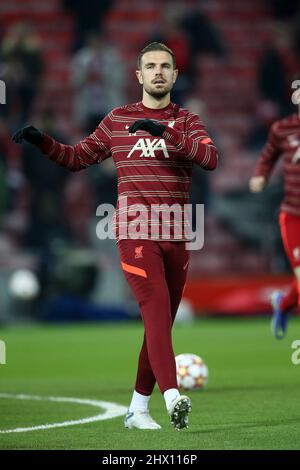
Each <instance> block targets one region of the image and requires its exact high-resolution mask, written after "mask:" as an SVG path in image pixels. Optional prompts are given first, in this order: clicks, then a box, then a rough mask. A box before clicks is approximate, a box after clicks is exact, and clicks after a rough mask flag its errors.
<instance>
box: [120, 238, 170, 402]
mask: <svg viewBox="0 0 300 470" xmlns="http://www.w3.org/2000/svg"><path fill="white" fill-rule="evenodd" d="M119 251H120V258H121V263H122V268H123V271H124V274H125V276H126V279H127V281H128V283H129V285H130V287H131V289H132V291H133V293H134V296H135V298H136V299H137V302H138V304H139V306H140V309H141V315H142V318H143V322H144V327H145V339H146V340H145V341H144V344H143V347H142V350H141V353H140V359H139V369H138V376H137V383H136V389H135V393H136V394H138V395H137V396H136V397H135V398H137V400H136V401H137V402H138V398H139V396H143V395H144V396H145V397H147V399H149V396H150V395H151V393H152V390H153V387H154V383H155V379H156V381H157V383H158V386H159V388H160V390H161V392H162V393H164V392H165V391H167V390H169V389H175V388H177V382H176V365H175V359H174V353H173V349H172V341H171V325H172V320H171V313H170V298H169V291H168V287H167V284H166V281H165V269H164V261H163V252H162V249H161V247H160V246H159V244H158V243H157V242H153V241H151V240H121V241H120V242H119ZM149 366H150V367H149ZM133 398H134V397H133ZM145 401H146V399H145Z"/></svg>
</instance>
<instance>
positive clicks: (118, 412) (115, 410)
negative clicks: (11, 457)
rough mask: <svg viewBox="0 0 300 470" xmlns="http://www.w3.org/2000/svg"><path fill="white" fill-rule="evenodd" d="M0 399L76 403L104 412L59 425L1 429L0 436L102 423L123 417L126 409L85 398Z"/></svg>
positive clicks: (24, 397)
mask: <svg viewBox="0 0 300 470" xmlns="http://www.w3.org/2000/svg"><path fill="white" fill-rule="evenodd" d="M0 398H12V399H16V400H38V401H52V402H60V403H77V404H79V405H90V406H94V407H96V408H101V409H104V410H105V412H104V413H101V414H97V415H94V416H90V417H89V418H83V419H75V420H71V421H63V422H61V423H52V424H41V425H38V426H29V427H24V428H14V429H2V430H0V434H9V433H12V432H28V431H38V430H43V429H53V428H62V427H65V426H75V425H76V424H87V423H94V422H96V421H104V420H106V419H112V418H117V417H119V416H123V415H124V414H125V413H126V411H127V408H126V407H125V406H122V405H118V404H117V403H111V402H109V401H99V400H89V399H86V398H72V397H40V396H35V395H24V394H19V395H14V394H10V393H0Z"/></svg>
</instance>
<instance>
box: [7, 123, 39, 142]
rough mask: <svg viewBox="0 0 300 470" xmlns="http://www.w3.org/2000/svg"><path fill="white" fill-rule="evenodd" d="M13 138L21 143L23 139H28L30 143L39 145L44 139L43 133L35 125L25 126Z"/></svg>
mask: <svg viewBox="0 0 300 470" xmlns="http://www.w3.org/2000/svg"><path fill="white" fill-rule="evenodd" d="M12 140H13V141H14V142H16V143H17V144H20V143H21V142H22V141H23V140H26V141H27V142H29V143H30V144H33V145H39V144H41V143H42V141H43V134H42V133H41V132H40V131H39V130H38V129H36V128H35V127H34V126H25V127H22V128H21V129H19V130H18V131H17V132H16V133H15V134H14V135H13V136H12Z"/></svg>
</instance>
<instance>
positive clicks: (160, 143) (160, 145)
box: [127, 137, 170, 158]
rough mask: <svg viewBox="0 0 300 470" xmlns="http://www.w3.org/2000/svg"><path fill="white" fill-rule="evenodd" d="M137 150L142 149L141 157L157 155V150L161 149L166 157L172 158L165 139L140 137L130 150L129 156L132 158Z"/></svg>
mask: <svg viewBox="0 0 300 470" xmlns="http://www.w3.org/2000/svg"><path fill="white" fill-rule="evenodd" d="M136 151H140V154H139V157H155V152H156V151H160V152H163V154H164V156H165V158H170V157H169V154H168V151H167V147H166V142H165V141H164V139H149V138H146V139H144V138H143V137H142V138H140V139H139V140H138V141H137V143H136V144H135V145H134V147H132V149H131V150H130V152H129V154H128V155H127V158H130V157H131V155H132V154H133V152H136Z"/></svg>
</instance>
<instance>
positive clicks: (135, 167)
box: [13, 43, 218, 430]
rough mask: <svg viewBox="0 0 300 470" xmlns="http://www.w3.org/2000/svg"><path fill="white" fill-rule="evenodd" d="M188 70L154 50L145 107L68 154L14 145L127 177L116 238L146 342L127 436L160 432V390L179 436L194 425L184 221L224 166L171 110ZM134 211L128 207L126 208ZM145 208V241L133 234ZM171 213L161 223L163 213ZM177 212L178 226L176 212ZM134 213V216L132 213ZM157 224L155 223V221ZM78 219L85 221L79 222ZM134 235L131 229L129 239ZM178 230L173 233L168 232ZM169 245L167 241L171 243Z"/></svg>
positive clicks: (196, 127) (198, 125)
mask: <svg viewBox="0 0 300 470" xmlns="http://www.w3.org/2000/svg"><path fill="white" fill-rule="evenodd" d="M177 74H178V70H177V69H176V62H175V57H174V54H173V52H172V51H171V50H170V49H169V48H168V47H166V46H165V45H164V44H161V43H151V44H149V45H148V46H146V47H145V48H144V49H143V50H142V51H141V52H140V54H139V57H138V69H137V71H136V75H137V79H138V81H139V83H140V85H141V86H142V89H143V97H142V101H140V102H138V103H134V104H130V105H126V106H122V107H120V108H116V109H113V110H112V111H111V112H110V113H109V114H108V115H107V116H106V117H105V118H104V119H103V120H102V121H101V122H100V124H99V126H98V127H97V128H96V130H95V131H94V132H93V133H92V134H91V135H90V136H88V137H86V138H85V139H84V140H82V141H81V142H79V143H78V144H76V145H74V146H69V145H63V144H61V143H59V142H57V141H55V140H54V139H53V138H52V137H50V136H49V135H47V134H44V133H43V132H40V131H39V130H37V129H36V128H34V127H33V126H26V127H25V128H23V129H20V130H19V131H18V132H17V133H16V134H15V135H14V137H13V139H14V140H15V142H21V141H22V140H23V139H24V140H26V141H28V142H30V143H31V144H34V145H36V146H37V147H38V148H39V149H40V150H41V152H42V153H44V154H45V155H47V156H48V157H49V158H50V159H51V160H54V161H55V162H56V163H58V164H59V165H62V166H64V167H66V168H69V169H70V170H72V171H78V170H82V169H84V168H86V167H88V166H89V165H94V164H98V163H101V162H102V161H103V160H105V159H106V158H109V157H112V158H113V160H114V163H115V166H116V169H117V177H118V201H117V208H116V212H115V226H116V239H117V245H118V250H119V254H120V259H121V266H122V269H123V271H124V275H125V276H126V279H127V281H128V283H129V285H130V287H131V289H132V292H133V294H134V296H135V298H136V300H137V302H138V305H139V307H140V311H141V316H142V319H143V323H144V329H145V334H144V340H143V344H142V348H141V351H140V355H139V361H138V370H137V377H136V383H135V389H134V392H133V396H132V401H131V403H130V406H129V409H128V413H127V415H126V417H125V427H126V428H138V429H160V425H159V424H158V423H156V422H155V421H154V420H153V419H152V418H151V416H150V414H149V409H148V404H149V400H150V397H151V394H152V391H153V388H154V385H155V383H156V382H157V384H158V387H159V389H160V391H161V393H162V394H163V396H164V399H165V403H166V408H167V412H168V414H169V416H170V420H171V423H172V424H173V425H174V427H175V429H177V430H179V429H181V428H184V427H187V426H188V413H189V412H190V411H191V400H190V399H189V398H188V397H186V396H182V395H180V393H179V391H178V387H177V380H176V365H175V359H174V352H173V346H172V337H171V328H172V324H173V322H174V319H175V315H176V312H177V309H178V306H179V303H180V300H181V297H182V292H183V288H184V285H185V281H186V275H187V266H188V263H189V250H188V249H187V247H186V243H187V240H189V239H190V238H189V236H187V233H186V231H185V230H182V229H183V228H184V227H183V226H184V225H185V222H184V220H185V219H184V218H183V217H181V216H182V214H183V211H184V206H185V204H188V202H189V194H188V191H189V187H190V182H191V174H192V167H193V165H194V164H196V165H200V166H201V167H202V168H203V169H205V170H214V169H215V168H216V167H217V162H218V154H217V150H216V148H215V146H214V144H213V142H212V141H211V139H210V137H209V136H208V135H207V133H206V130H205V127H204V125H203V123H202V121H201V120H200V118H199V117H198V116H197V115H195V114H193V113H190V112H189V111H188V110H186V109H182V108H180V107H179V106H178V105H176V104H174V103H172V102H171V101H170V92H171V89H172V87H173V85H174V83H175V81H176V78H177ZM124 201H125V202H126V204H125V202H124ZM137 205H138V206H139V210H140V216H139V224H140V225H139V228H140V230H139V234H138V238H137V236H136V232H135V233H134V234H132V236H131V232H130V231H129V233H128V231H126V230H127V228H128V220H126V221H125V222H124V214H125V215H128V219H130V223H132V222H134V220H135V219H134V217H133V214H132V212H135V214H136V207H137ZM158 206H159V207H160V208H161V209H162V211H161V212H160V213H159V214H157V212H156V210H157V207H158ZM170 207H171V208H172V209H174V213H173V214H172V217H171V216H170V217H169V218H168V217H164V215H165V214H167V215H168V216H169V215H170V214H169V208H170ZM132 209H134V211H132ZM149 213H151V215H153V214H154V215H157V217H156V216H155V217H152V216H151V218H150V219H149V217H148V214H149ZM74 217H76V214H74ZM125 228H126V230H125ZM168 230H169V234H168V233H167V231H168ZM166 236H167V238H166Z"/></svg>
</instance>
